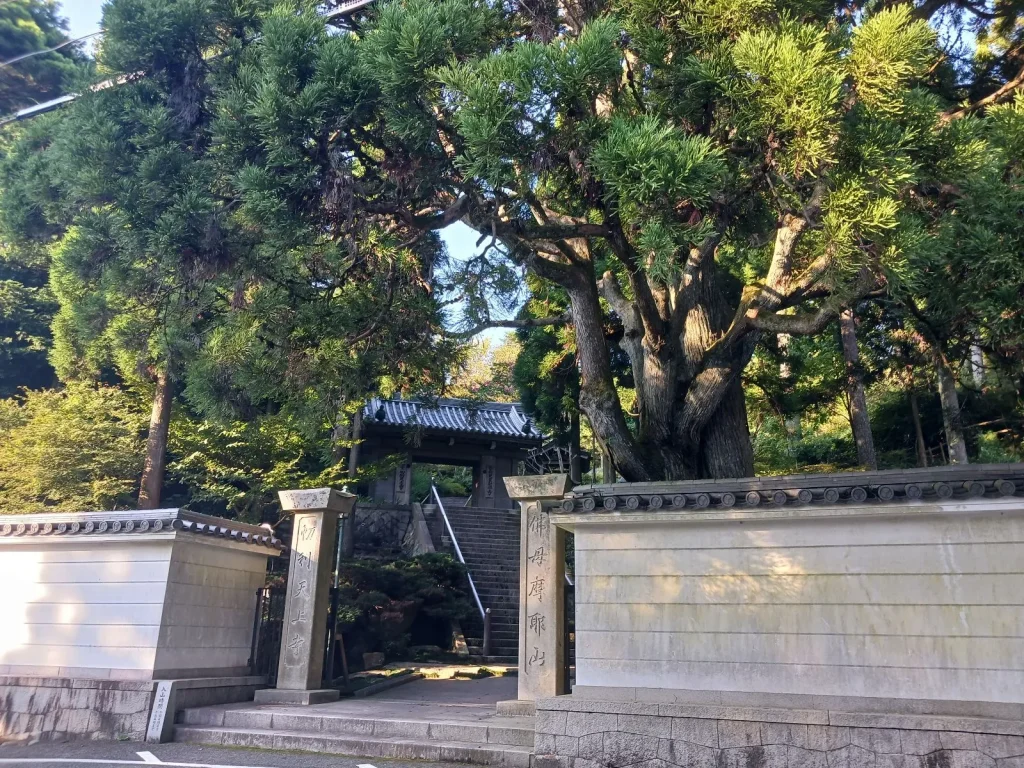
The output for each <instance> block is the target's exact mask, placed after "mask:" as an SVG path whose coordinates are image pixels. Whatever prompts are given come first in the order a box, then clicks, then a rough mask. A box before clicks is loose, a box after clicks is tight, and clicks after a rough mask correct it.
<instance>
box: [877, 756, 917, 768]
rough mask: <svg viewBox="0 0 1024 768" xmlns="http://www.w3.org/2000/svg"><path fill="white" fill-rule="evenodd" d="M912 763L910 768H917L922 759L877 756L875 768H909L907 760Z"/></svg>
mask: <svg viewBox="0 0 1024 768" xmlns="http://www.w3.org/2000/svg"><path fill="white" fill-rule="evenodd" d="M908 759H909V761H910V766H909V768H917V763H918V761H919V760H920V758H919V757H918V756H917V755H895V754H881V755H875V768H908V766H907V760H908Z"/></svg>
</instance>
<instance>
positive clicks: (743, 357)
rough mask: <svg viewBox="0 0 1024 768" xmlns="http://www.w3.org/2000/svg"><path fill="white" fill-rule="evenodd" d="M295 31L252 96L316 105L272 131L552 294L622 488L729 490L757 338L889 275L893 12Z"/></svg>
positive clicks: (378, 208) (895, 261) (382, 200)
mask: <svg viewBox="0 0 1024 768" xmlns="http://www.w3.org/2000/svg"><path fill="white" fill-rule="evenodd" d="M307 18H308V17H307ZM307 18H303V17H301V16H294V17H291V16H290V17H287V18H282V19H280V20H279V24H278V26H277V27H276V28H275V29H273V30H269V29H268V31H267V34H266V37H265V38H264V39H263V40H262V41H261V43H260V44H259V46H262V47H263V48H265V49H266V50H267V51H269V52H273V54H274V55H275V56H287V55H289V54H288V53H287V51H288V50H289V49H291V50H297V51H301V52H302V57H303V58H302V61H303V63H304V64H305V67H306V69H305V70H304V69H303V68H301V67H298V66H296V67H293V68H292V69H291V70H290V79H287V80H284V79H282V78H281V77H279V76H278V77H273V78H271V77H265V76H264V77H263V79H262V80H259V85H258V86H255V87H258V88H259V89H262V90H260V91H259V93H260V96H261V100H260V101H259V102H257V103H258V104H264V103H265V104H273V103H274V102H275V100H276V99H278V98H280V97H279V96H278V95H277V93H278V92H285V93H292V94H294V93H297V92H302V93H303V95H304V98H308V99H318V101H317V103H318V104H319V105H320V106H321V109H320V111H319V112H318V114H317V120H318V121H319V122H318V124H317V125H316V126H315V127H314V126H308V125H305V124H285V125H282V129H283V130H286V131H292V132H293V135H295V136H296V137H299V136H302V135H303V132H304V131H307V132H308V133H306V134H305V135H306V136H307V137H308V144H307V146H305V147H303V146H302V144H301V142H300V141H298V140H293V141H292V146H293V147H294V151H296V152H299V153H305V154H308V155H312V154H313V153H324V152H326V153H334V154H335V156H336V157H338V158H339V159H343V162H339V163H338V164H337V168H336V171H335V181H334V182H333V183H334V184H335V185H337V186H339V187H343V188H345V189H353V190H355V193H356V196H357V199H358V200H359V201H360V202H359V210H360V211H361V212H362V213H363V214H364V215H366V216H390V217H392V218H393V219H394V220H396V221H399V222H402V223H404V224H405V225H406V226H407V227H409V228H410V229H412V230H419V231H428V230H430V229H432V228H439V227H442V226H444V225H446V224H447V223H449V222H451V221H453V220H455V219H461V220H463V221H466V222H468V223H469V224H471V225H472V226H473V227H475V228H476V229H477V230H478V231H479V232H480V234H481V242H482V243H483V242H487V243H491V244H493V245H494V246H496V249H495V250H492V251H491V252H489V255H488V258H489V259H490V261H491V262H492V263H496V262H498V261H499V260H500V259H499V257H498V256H497V255H496V253H498V252H500V253H503V254H504V257H505V259H507V262H508V263H507V264H506V266H509V265H510V266H511V267H513V268H519V269H526V270H529V271H531V272H533V273H534V274H535V275H537V276H539V277H540V278H543V279H544V280H548V281H550V282H552V283H555V284H556V285H558V286H559V287H560V288H561V289H562V290H564V292H565V294H566V296H567V298H568V304H569V320H570V321H571V324H572V327H573V331H574V341H575V354H576V359H577V361H578V365H579V371H580V404H581V407H582V409H583V410H584V411H585V412H586V414H587V416H588V419H589V422H590V424H591V425H592V427H593V430H594V433H595V435H596V437H597V439H598V440H599V441H600V442H601V444H602V447H603V449H604V450H605V451H606V452H607V453H609V454H610V455H611V456H612V458H613V460H614V462H615V464H616V466H617V468H618V470H619V471H620V473H621V474H622V475H623V476H625V477H626V478H627V479H629V480H645V479H655V478H689V477H726V476H744V475H749V474H751V472H752V469H753V466H752V453H751V448H750V441H749V437H748V434H747V418H746V413H745V407H744V399H743V391H742V387H741V374H742V373H743V371H744V369H745V367H746V366H747V364H748V362H749V361H750V359H751V356H752V354H753V352H754V349H755V347H756V346H757V344H758V342H759V341H760V340H762V339H764V338H766V337H770V336H772V335H775V334H780V333H784V334H790V335H794V334H815V333H818V332H820V331H822V330H823V329H824V328H825V326H826V325H827V324H828V323H829V322H831V321H832V320H833V319H835V318H836V317H837V316H838V314H839V312H840V311H841V309H842V308H843V307H844V306H848V305H849V303H850V302H852V301H854V300H857V299H860V298H862V297H864V296H867V295H870V294H872V293H873V292H876V291H879V290H881V289H882V287H883V286H884V284H885V279H886V275H887V273H888V272H891V271H892V270H894V269H896V268H898V267H900V266H901V264H902V262H901V258H902V251H901V248H900V244H899V240H898V235H899V232H900V222H899V217H900V212H901V210H903V208H904V206H905V203H906V197H907V195H908V192H909V190H910V189H911V188H912V186H913V184H914V182H915V179H916V178H917V177H918V175H919V173H920V164H921V162H922V152H923V150H924V148H928V147H932V146H933V145H934V144H935V141H936V139H935V135H936V133H937V132H938V131H940V126H939V123H940V107H941V105H940V104H939V102H938V101H937V100H936V99H934V98H933V97H930V96H929V95H927V94H926V93H925V92H924V91H923V90H921V89H920V87H919V86H920V85H921V84H922V82H923V81H924V79H925V78H927V77H929V76H930V72H931V71H932V68H933V66H934V65H935V63H936V61H937V58H938V49H937V47H936V38H935V34H934V33H933V31H932V30H931V28H930V27H929V26H928V24H927V23H926V22H925V21H923V20H921V19H917V18H915V17H914V13H913V11H912V8H911V7H910V6H908V5H898V6H894V7H892V8H885V9H882V10H878V11H877V12H871V13H867V12H865V13H856V14H852V15H850V16H845V15H843V14H840V13H838V12H837V9H836V8H834V7H832V6H827V5H823V4H814V3H802V2H786V1H783V0H780V1H778V2H771V1H770V0H764V1H763V2H759V3H755V4H753V5H751V4H749V3H745V4H742V6H737V5H736V4H734V3H730V2H729V1H728V0H702V1H701V2H697V3H674V4H668V5H666V4H664V3H660V2H659V3H651V2H644V1H643V0H623V1H622V2H620V3H619V4H618V5H617V6H616V7H615V8H612V7H608V6H606V5H604V4H602V3H587V4H578V5H577V4H568V5H564V6H562V7H555V5H554V4H552V5H551V6H550V7H549V6H546V5H543V4H541V5H536V4H531V5H530V6H529V7H526V5H525V4H524V5H522V6H520V5H517V4H514V5H513V6H511V8H506V7H504V6H503V7H502V8H501V9H498V8H496V7H493V6H491V5H488V4H484V3H479V2H474V1H473V0H443V2H428V1H427V0H407V2H392V3H387V4H384V5H382V6H380V7H379V8H378V9H376V11H375V15H374V18H373V19H372V20H371V21H370V22H369V23H368V24H367V25H366V26H365V27H363V28H362V29H360V30H358V31H356V32H354V33H353V34H351V35H348V36H341V35H338V36H329V37H327V38H322V37H321V35H322V33H321V32H319V31H317V28H316V26H315V25H313V27H312V28H310V22H309V21H308V20H307ZM338 59H342V60H344V61H345V66H344V67H343V68H338V70H337V73H338V74H337V78H338V80H337V82H335V83H334V84H333V86H332V87H331V88H330V89H329V90H328V91H325V92H323V93H317V92H314V91H311V90H310V89H309V87H308V83H309V82H310V80H311V79H312V73H315V72H317V71H320V70H323V69H324V68H325V67H327V66H333V63H334V62H335V61H336V60H338ZM332 71H333V70H332ZM254 77H256V78H257V79H258V78H259V77H260V76H259V75H254ZM472 278H473V279H472V280H470V281H468V284H467V285H468V287H469V288H472V287H473V286H474V285H485V284H486V281H484V280H482V279H480V277H479V276H478V275H473V276H472ZM470 305H471V306H473V304H472V303H471V304H470ZM479 305H480V304H479V303H478V304H477V305H476V306H479ZM609 325H620V326H621V328H622V340H621V342H620V347H621V348H622V349H623V350H624V351H625V353H626V355H627V356H628V358H629V361H630V364H631V367H632V374H633V375H632V378H633V383H634V385H635V390H636V405H635V407H636V413H637V416H636V418H635V426H633V425H632V424H631V423H630V421H629V420H627V414H626V413H625V412H624V409H623V406H622V403H621V402H620V399H619V396H618V392H617V389H616V386H615V381H614V379H613V367H612V362H611V356H610V352H609V346H608V344H607V343H606V335H607V334H606V330H607V328H608V326H609Z"/></svg>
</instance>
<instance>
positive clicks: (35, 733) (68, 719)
mask: <svg viewBox="0 0 1024 768" xmlns="http://www.w3.org/2000/svg"><path fill="white" fill-rule="evenodd" d="M155 687H156V684H155V683H153V682H147V681H124V680H82V679H73V678H57V677H0V743H3V742H5V741H29V742H31V741H65V740H68V739H81V738H94V739H97V738H98V739H128V740H131V741H141V740H142V739H143V738H145V735H146V726H147V724H148V722H149V712H150V708H151V706H152V703H153V691H154V689H155Z"/></svg>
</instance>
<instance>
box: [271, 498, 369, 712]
mask: <svg viewBox="0 0 1024 768" xmlns="http://www.w3.org/2000/svg"><path fill="white" fill-rule="evenodd" d="M279 496H280V498H281V509H282V510H283V511H285V512H290V513H292V542H291V559H290V561H289V566H288V592H287V595H286V597H285V606H284V610H285V615H284V629H283V631H282V634H281V658H280V661H279V662H278V666H277V688H272V689H267V690H262V691H257V693H256V702H257V703H260V704H319V703H321V702H325V701H333V700H335V699H337V698H338V695H339V694H338V691H337V690H335V689H333V688H330V689H322V688H320V681H321V678H322V676H323V663H324V641H325V640H326V635H327V612H328V609H329V608H330V605H329V603H330V587H331V570H332V567H333V565H334V554H335V550H334V545H335V541H336V537H337V533H338V517H339V515H346V516H349V515H351V514H352V508H353V507H354V506H355V501H356V497H355V496H354V495H353V494H350V493H345V492H344V491H336V490H333V489H331V488H317V489H315V490H309V491H281V492H280V493H279Z"/></svg>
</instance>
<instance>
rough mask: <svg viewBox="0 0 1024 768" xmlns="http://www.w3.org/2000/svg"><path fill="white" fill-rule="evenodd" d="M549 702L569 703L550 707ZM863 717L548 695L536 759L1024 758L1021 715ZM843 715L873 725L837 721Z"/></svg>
mask: <svg viewBox="0 0 1024 768" xmlns="http://www.w3.org/2000/svg"><path fill="white" fill-rule="evenodd" d="M552 706H559V707H569V708H570V709H550V708H547V707H552ZM865 717H867V716H865V715H863V714H858V715H853V714H849V715H847V714H844V713H839V712H828V711H821V710H782V709H778V710H772V709H752V708H727V707H706V706H705V707H701V706H679V705H665V704H661V705H658V704H645V703H638V702H589V703H587V702H578V701H577V702H573V701H571V700H563V701H559V700H554V699H549V700H546V701H542V702H539V703H538V710H537V721H536V725H537V734H536V744H535V755H536V756H535V763H534V764H535V768H629V767H630V766H642V768H670V767H671V766H678V768H1022V767H1024V723H1022V722H1020V721H1000V720H983V719H975V718H953V717H950V718H943V717H920V718H908V717H906V716H902V717H899V718H895V717H891V716H887V715H876V716H872V717H873V719H868V720H865ZM844 720H848V721H850V722H873V723H875V725H873V726H851V725H838V724H834V723H841V722H844ZM887 724H888V725H890V726H895V725H900V726H903V727H886V725H887ZM908 725H909V726H912V727H906V726H908ZM965 728H967V729H968V730H963V729H965Z"/></svg>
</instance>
